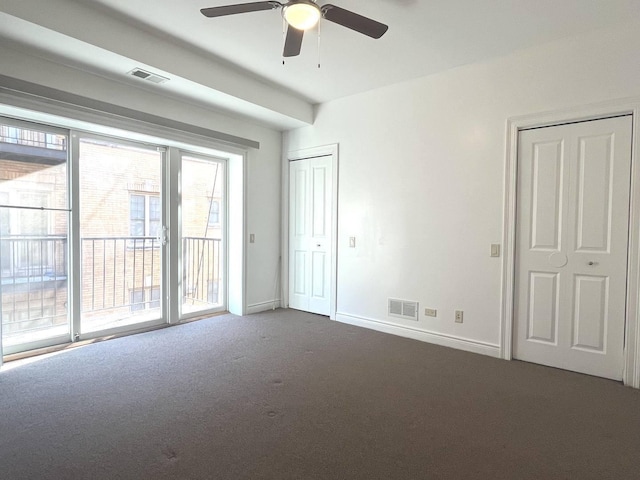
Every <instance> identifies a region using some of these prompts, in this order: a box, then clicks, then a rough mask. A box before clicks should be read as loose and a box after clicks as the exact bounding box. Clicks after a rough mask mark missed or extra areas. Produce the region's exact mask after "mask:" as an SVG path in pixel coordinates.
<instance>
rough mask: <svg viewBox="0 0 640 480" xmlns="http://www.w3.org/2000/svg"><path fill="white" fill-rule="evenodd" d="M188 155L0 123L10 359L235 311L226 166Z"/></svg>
mask: <svg viewBox="0 0 640 480" xmlns="http://www.w3.org/2000/svg"><path fill="white" fill-rule="evenodd" d="M138 138H139V137H138ZM185 152H186V150H185V151H182V150H180V149H179V148H178V147H175V146H173V147H163V146H160V145H156V144H148V143H142V142H138V141H130V140H124V139H122V138H118V137H109V136H100V135H97V134H91V133H86V132H81V131H75V130H64V129H59V128H55V127H49V126H43V125H40V124H35V123H29V122H23V121H18V120H13V119H4V118H2V117H0V320H1V322H0V327H1V329H0V333H1V335H0V336H1V340H2V342H1V344H0V345H1V346H2V349H1V354H2V355H7V354H13V353H18V352H21V351H25V350H30V349H34V348H40V347H46V346H50V345H55V344H61V343H67V342H71V341H78V340H84V339H89V338H95V337H99V336H103V335H110V334H114V333H121V332H126V331H130V330H137V329H142V328H147V327H151V326H154V325H158V324H161V323H175V322H178V321H180V320H181V319H185V318H192V317H196V316H201V315H205V314H209V313H212V312H217V311H221V310H224V309H226V306H227V288H226V281H227V280H226V279H227V273H226V268H227V262H226V240H225V239H226V224H227V218H226V212H227V205H226V190H227V188H226V187H227V172H226V160H225V159H220V158H216V157H213V156H207V155H204V154H192V153H185ZM169 191H171V192H173V193H172V195H171V198H169V195H168V194H166V193H165V192H169ZM169 227H170V228H169ZM170 230H172V231H173V232H174V234H173V236H172V235H171V232H170ZM169 238H171V239H172V241H173V244H169V243H168V239H169ZM169 271H170V272H171V278H169V276H168V275H167V272H169ZM169 299H171V302H172V303H171V304H170V303H169Z"/></svg>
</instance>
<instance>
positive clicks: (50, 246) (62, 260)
mask: <svg viewBox="0 0 640 480" xmlns="http://www.w3.org/2000/svg"><path fill="white" fill-rule="evenodd" d="M0 278H1V279H2V283H3V284H7V283H12V284H22V283H30V282H44V281H50V280H56V279H65V278H67V237H66V236H61V235H46V236H30V235H2V236H0Z"/></svg>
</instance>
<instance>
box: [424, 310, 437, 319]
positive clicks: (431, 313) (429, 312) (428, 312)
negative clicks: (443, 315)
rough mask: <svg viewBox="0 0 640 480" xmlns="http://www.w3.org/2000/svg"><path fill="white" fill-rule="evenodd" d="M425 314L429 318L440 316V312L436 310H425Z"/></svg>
mask: <svg viewBox="0 0 640 480" xmlns="http://www.w3.org/2000/svg"><path fill="white" fill-rule="evenodd" d="M424 314H425V315H426V316H427V317H437V316H438V310H436V309H435V308H425V309H424Z"/></svg>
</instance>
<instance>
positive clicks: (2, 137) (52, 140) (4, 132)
mask: <svg viewBox="0 0 640 480" xmlns="http://www.w3.org/2000/svg"><path fill="white" fill-rule="evenodd" d="M0 142H2V143H13V144H16V145H24V146H28V147H39V148H47V149H49V150H63V151H66V150H67V139H66V137H65V136H63V135H55V134H50V133H45V132H37V131H34V130H26V129H22V128H14V127H8V126H6V125H1V126H0Z"/></svg>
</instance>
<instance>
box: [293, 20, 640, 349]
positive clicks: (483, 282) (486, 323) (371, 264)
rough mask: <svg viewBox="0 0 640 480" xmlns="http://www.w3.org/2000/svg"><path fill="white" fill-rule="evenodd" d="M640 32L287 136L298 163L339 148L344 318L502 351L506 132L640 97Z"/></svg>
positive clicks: (489, 69) (547, 52)
mask: <svg viewBox="0 0 640 480" xmlns="http://www.w3.org/2000/svg"><path fill="white" fill-rule="evenodd" d="M632 27H635V28H632ZM639 32H640V30H639V29H638V26H637V25H636V26H629V27H625V28H618V29H611V30H605V31H599V32H595V33H591V34H587V35H584V36H581V37H580V38H573V39H565V40H562V41H558V42H555V43H551V44H546V45H543V46H540V47H535V48H531V49H528V50H525V51H521V52H519V53H517V54H513V55H510V56H507V57H503V58H499V59H496V60H493V61H490V62H486V63H482V64H475V65H469V66H465V67H461V68H457V69H455V70H451V71H449V72H445V73H442V74H439V75H434V76H429V77H424V78H420V79H417V80H414V81H409V82H406V83H402V84H396V85H392V86H389V87H385V88H381V89H378V90H375V91H371V92H367V93H364V94H360V95H356V96H352V97H347V98H344V99H340V100H336V101H333V102H330V103H327V104H323V105H321V106H319V107H318V110H317V117H316V121H315V123H314V125H313V126H310V127H305V128H302V129H298V130H294V131H291V132H288V133H287V134H286V136H285V150H286V151H291V150H297V149H300V148H309V147H314V146H318V145H324V144H330V143H339V145H340V173H339V184H340V188H339V227H338V230H339V234H338V235H339V236H338V244H339V247H338V248H339V251H338V278H337V284H338V298H337V311H338V319H342V320H344V321H354V322H356V323H357V322H358V321H359V320H362V319H369V320H375V321H381V322H391V323H396V324H400V325H404V326H408V327H411V328H413V329H414V330H413V331H411V332H413V333H410V331H406V330H405V331H404V334H407V333H408V332H409V333H410V335H412V336H417V337H418V338H424V339H427V340H434V341H437V342H438V343H444V344H450V343H451V342H450V340H451V338H453V339H454V342H453V343H454V345H453V346H459V347H461V348H466V347H469V346H471V347H473V346H474V345H476V343H477V346H479V347H480V349H479V350H480V351H483V352H484V353H493V354H495V353H497V348H495V349H492V348H491V346H496V347H497V346H498V345H499V342H500V302H501V267H502V263H501V262H502V258H490V256H489V248H490V244H491V243H501V241H502V238H503V227H502V221H503V197H504V166H505V142H506V139H505V136H506V120H507V119H508V118H509V117H513V116H519V115H524V114H531V113H537V112H544V111H553V110H559V109H565V108H569V107H574V106H580V105H585V104H591V103H594V102H600V101H604V100H609V99H617V98H622V97H628V96H639V95H640V63H639V62H638V51H637V45H638V44H639V43H640V33H639ZM416 61H419V59H416ZM350 236H355V237H356V238H357V248H355V249H351V248H348V244H349V243H348V238H349V237H350ZM388 297H395V298H401V299H407V300H417V301H419V302H420V310H421V315H420V320H419V322H417V323H416V322H412V321H402V320H400V321H398V319H393V318H391V317H388V316H387V298H388ZM424 308H436V309H438V317H437V318H430V317H424V316H423V315H422V312H423V311H424ZM456 309H461V310H464V323H463V324H456V323H454V321H453V315H454V313H453V311H454V310H456ZM370 325H372V326H373V325H375V324H370ZM378 327H379V328H383V329H384V328H386V327H380V326H379V325H378ZM387 330H389V329H387ZM416 331H417V332H416ZM420 332H432V333H435V334H437V336H429V335H423V336H422V337H420ZM455 339H467V340H471V343H460V342H458V343H457V344H456V342H455ZM465 345H466V347H465ZM487 347H488V348H487ZM469 349H471V350H476V351H478V348H469Z"/></svg>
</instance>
